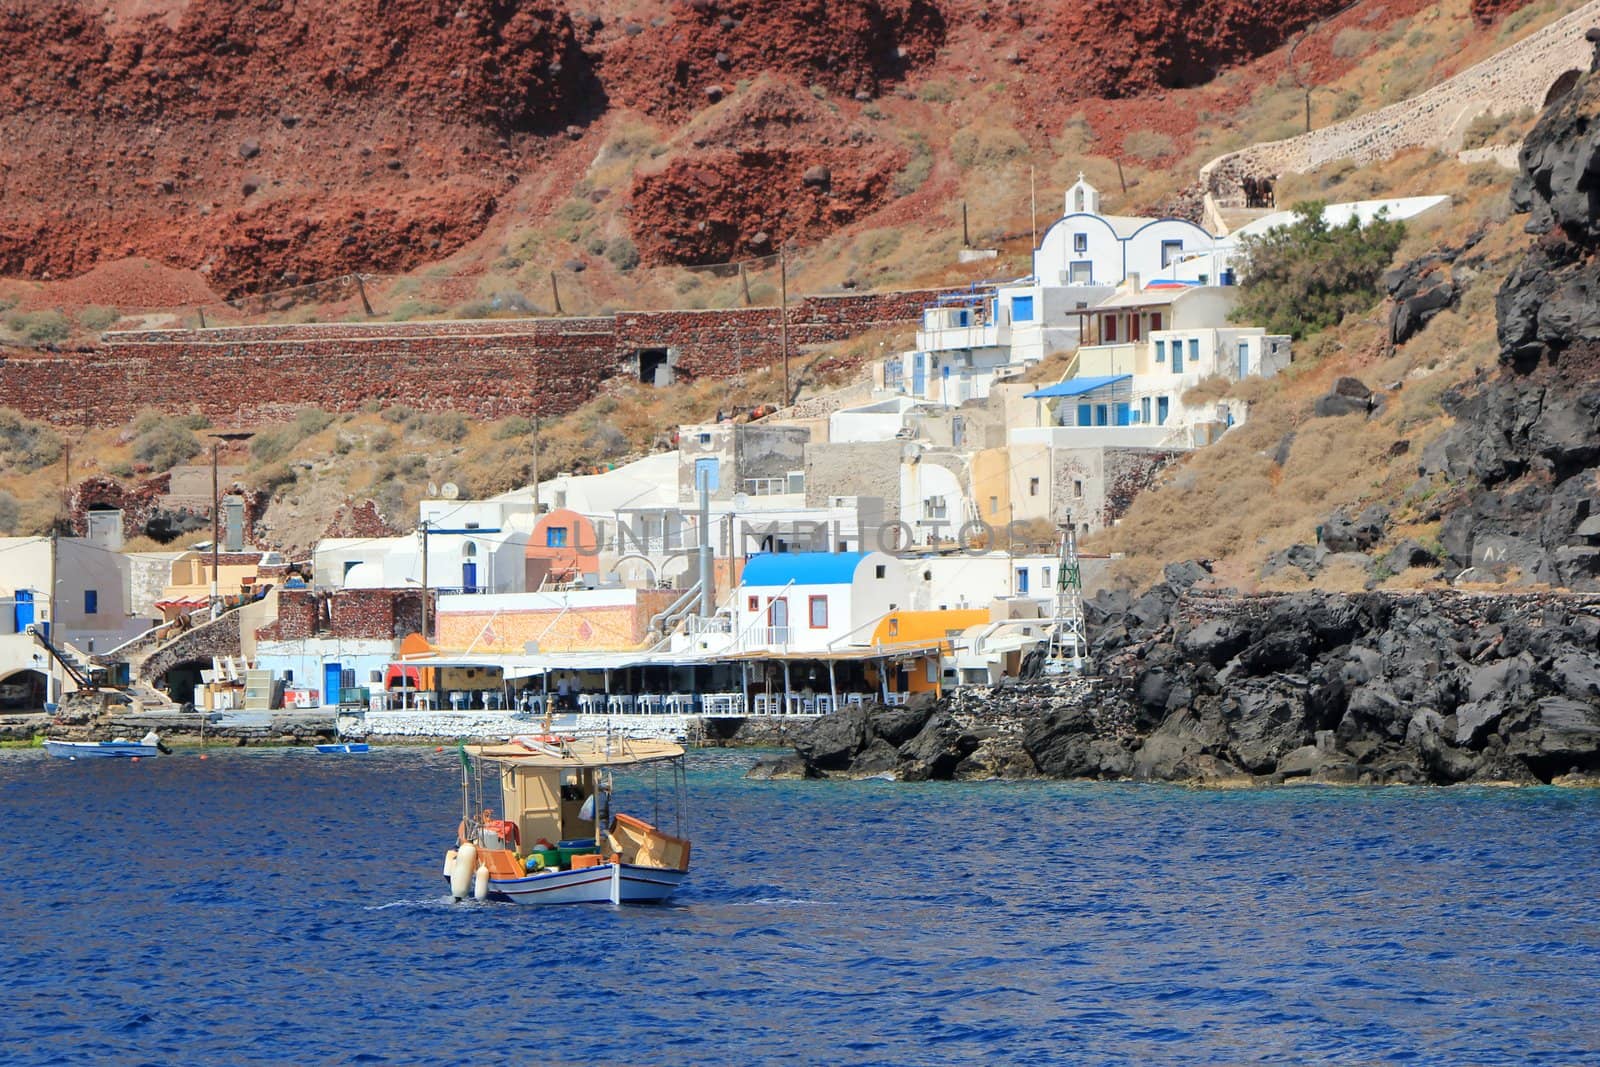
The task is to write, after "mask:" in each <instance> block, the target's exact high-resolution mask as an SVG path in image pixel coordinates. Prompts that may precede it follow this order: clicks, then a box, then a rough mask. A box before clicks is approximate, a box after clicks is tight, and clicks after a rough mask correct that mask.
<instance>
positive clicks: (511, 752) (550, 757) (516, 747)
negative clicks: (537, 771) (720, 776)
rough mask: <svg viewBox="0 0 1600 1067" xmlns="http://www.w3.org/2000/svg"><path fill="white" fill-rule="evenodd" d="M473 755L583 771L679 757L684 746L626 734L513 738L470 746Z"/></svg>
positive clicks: (504, 761) (547, 767) (523, 763)
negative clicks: (546, 738) (558, 737)
mask: <svg viewBox="0 0 1600 1067" xmlns="http://www.w3.org/2000/svg"><path fill="white" fill-rule="evenodd" d="M466 751H467V754H468V755H469V756H476V757H478V758H479V759H482V760H486V761H488V762H491V763H500V764H506V765H511V766H517V767H537V768H541V769H549V768H559V769H564V770H583V769H587V768H595V767H631V766H634V765H636V764H640V763H655V762H658V761H660V760H670V759H677V758H678V757H679V756H682V755H683V746H682V745H675V744H673V743H672V742H671V741H652V740H644V739H636V738H626V737H611V738H604V737H589V738H582V739H579V740H565V739H559V740H555V741H542V740H538V739H535V738H528V737H513V738H512V739H511V740H510V741H507V742H505V743H504V744H497V745H468V746H466Z"/></svg>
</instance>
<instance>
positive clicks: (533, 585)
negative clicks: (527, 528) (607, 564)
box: [527, 508, 600, 589]
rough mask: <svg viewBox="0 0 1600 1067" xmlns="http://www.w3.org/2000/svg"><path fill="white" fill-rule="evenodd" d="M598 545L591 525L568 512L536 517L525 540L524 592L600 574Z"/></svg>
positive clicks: (560, 511) (552, 512)
mask: <svg viewBox="0 0 1600 1067" xmlns="http://www.w3.org/2000/svg"><path fill="white" fill-rule="evenodd" d="M599 550H600V545H599V542H598V541H597V539H596V537H595V530H594V523H592V522H590V521H589V520H588V519H586V518H585V517H583V516H582V515H580V514H578V513H577V512H576V511H573V510H571V509H570V508H556V509H555V510H554V511H551V512H548V513H546V514H544V515H541V516H539V521H538V522H536V523H535V524H534V526H533V536H531V537H529V538H528V549H527V560H528V563H527V566H528V584H527V588H528V589H538V588H540V587H541V586H543V585H544V583H545V580H546V579H547V578H548V579H549V580H550V581H551V582H552V583H560V584H565V583H569V582H578V581H582V580H583V577H584V576H585V575H594V574H599V573H600V556H599Z"/></svg>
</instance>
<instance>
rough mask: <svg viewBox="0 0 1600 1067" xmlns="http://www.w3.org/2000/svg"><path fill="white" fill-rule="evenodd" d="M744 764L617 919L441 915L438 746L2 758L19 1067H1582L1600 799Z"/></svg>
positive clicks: (701, 792) (0, 828)
mask: <svg viewBox="0 0 1600 1067" xmlns="http://www.w3.org/2000/svg"><path fill="white" fill-rule="evenodd" d="M753 758H754V757H753V756H751V755H750V754H748V753H717V752H710V753H701V754H696V755H694V756H692V757H691V761H692V762H691V769H690V787H691V792H692V797H693V802H694V805H695V812H694V825H693V837H694V840H695V869H694V871H693V873H692V875H691V879H690V881H689V883H688V885H687V886H686V887H685V888H684V890H683V891H681V893H680V894H679V896H678V897H677V898H676V899H675V903H674V904H673V905H671V906H668V907H663V908H628V909H623V910H620V911H618V910H614V909H612V908H610V907H608V906H603V905H601V906H570V907H564V908H549V907H546V908H535V907H526V906H519V905H512V904H500V905H495V904H488V905H452V904H450V903H449V902H448V901H447V900H446V899H444V883H443V879H442V878H441V877H440V867H441V862H442V855H443V851H444V849H445V848H446V847H447V846H448V845H449V844H450V842H451V840H452V839H453V837H454V829H455V824H456V821H457V819H458V818H459V765H458V764H456V763H455V760H454V756H453V755H452V754H451V753H449V752H445V753H443V754H436V753H434V752H433V750H432V749H427V750H419V749H396V750H387V751H381V752H375V753H372V754H371V755H369V756H364V757H327V756H320V757H319V756H317V755H314V754H312V753H307V752H299V751H294V752H268V751H256V752H246V751H224V752H215V751H214V752H213V754H212V755H211V757H210V758H209V759H208V760H204V761H202V760H200V759H198V758H197V757H196V756H194V755H187V754H179V755H177V756H174V757H171V758H162V759H156V760H142V761H140V762H139V763H137V764H134V763H128V762H122V761H104V762H90V761H85V762H67V761H63V760H52V759H47V758H45V757H43V756H42V755H41V754H39V753H36V752H9V753H0V803H3V805H4V807H3V810H4V812H5V816H6V817H5V819H4V822H3V825H0V843H3V846H4V848H3V853H0V854H3V855H5V856H6V857H7V863H6V867H7V870H6V877H5V878H4V879H3V880H0V907H3V913H0V922H3V927H0V929H3V930H4V946H5V951H4V952H3V953H0V986H3V989H4V998H3V1002H4V1006H3V1008H0V1061H3V1062H5V1063H43V1062H63V1063H114V1062H127V1063H160V1064H168V1063H225V1062H226V1063H233V1062H278V1063H338V1062H367V1063H384V1062H392V1063H429V1062H445V1061H454V1062H463V1063H464V1062H469V1060H468V1058H469V1057H470V1058H471V1059H470V1062H476V1063H500V1062H524V1061H530V1062H531V1061H534V1060H537V1059H541V1058H542V1059H545V1060H548V1061H553V1062H563V1063H565V1062H594V1063H712V1064H745V1063H751V1062H769V1061H789V1062H796V1063H815V1062H845V1063H949V1062H966V1061H974V1062H994V1061H999V1062H1010V1061H1016V1062H1023V1061H1026V1062H1030V1063H1129V1062H1150V1063H1220V1064H1240V1063H1257V1062H1261V1063H1287V1062H1293V1063H1352V1064H1371V1063H1400V1062H1413V1063H1421V1064H1439V1063H1451V1064H1462V1063H1537V1062H1549V1063H1562V1064H1567V1063H1593V1062H1597V1061H1600V1006H1597V996H1600V906H1597V904H1596V893H1597V887H1600V795H1597V794H1596V793H1592V792H1564V791H1558V790H1521V791H1517V790H1474V791H1468V790H1439V791H1413V790H1384V791H1335V790H1279V791H1273V792H1244V793H1206V792H1190V791H1185V790H1180V789H1175V788H1168V787H1157V786H1151V787H1136V786H1120V785H1069V784H1034V783H1029V784H1006V783H994V784H981V785H906V784H893V783H886V782H860V783H834V782H826V783H819V782H760V783H758V782H745V781H743V780H742V779H741V777H740V775H741V774H742V773H743V770H744V768H745V767H746V766H748V764H749V763H750V762H751V761H752V760H753ZM636 810H638V809H637V807H636ZM644 810H645V812H646V814H647V815H648V808H645V809H644Z"/></svg>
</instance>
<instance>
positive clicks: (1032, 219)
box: [1028, 167, 1039, 273]
mask: <svg viewBox="0 0 1600 1067" xmlns="http://www.w3.org/2000/svg"><path fill="white" fill-rule="evenodd" d="M1033 177H1034V175H1033V168H1032V167H1029V168H1028V227H1029V229H1031V230H1032V231H1033V247H1034V248H1038V247H1039V189H1038V186H1037V185H1035V184H1034V180H1033ZM1029 273H1032V272H1031V271H1030V272H1029Z"/></svg>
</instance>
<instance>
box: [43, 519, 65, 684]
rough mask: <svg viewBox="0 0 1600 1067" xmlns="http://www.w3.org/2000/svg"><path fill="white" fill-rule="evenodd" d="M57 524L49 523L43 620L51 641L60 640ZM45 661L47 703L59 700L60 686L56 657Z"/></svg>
mask: <svg viewBox="0 0 1600 1067" xmlns="http://www.w3.org/2000/svg"><path fill="white" fill-rule="evenodd" d="M58 526H59V523H56V522H52V523H51V524H50V588H49V590H48V595H47V596H46V599H47V600H48V601H49V602H50V617H49V618H48V619H45V620H44V623H45V627H46V631H45V639H46V640H47V641H51V642H54V641H58V640H60V634H59V633H57V632H55V631H56V626H55V622H56V586H58V585H60V584H61V583H60V581H59V580H58V579H57V578H56V560H57V544H56V542H57V527H58ZM45 662H47V663H48V664H49V665H50V670H49V673H47V674H46V675H45V683H44V699H45V703H47V704H49V703H54V702H56V701H59V700H60V699H61V686H60V684H59V683H58V682H57V681H56V671H57V669H58V667H57V664H56V657H55V656H53V655H51V656H48V657H46V660H45Z"/></svg>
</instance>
